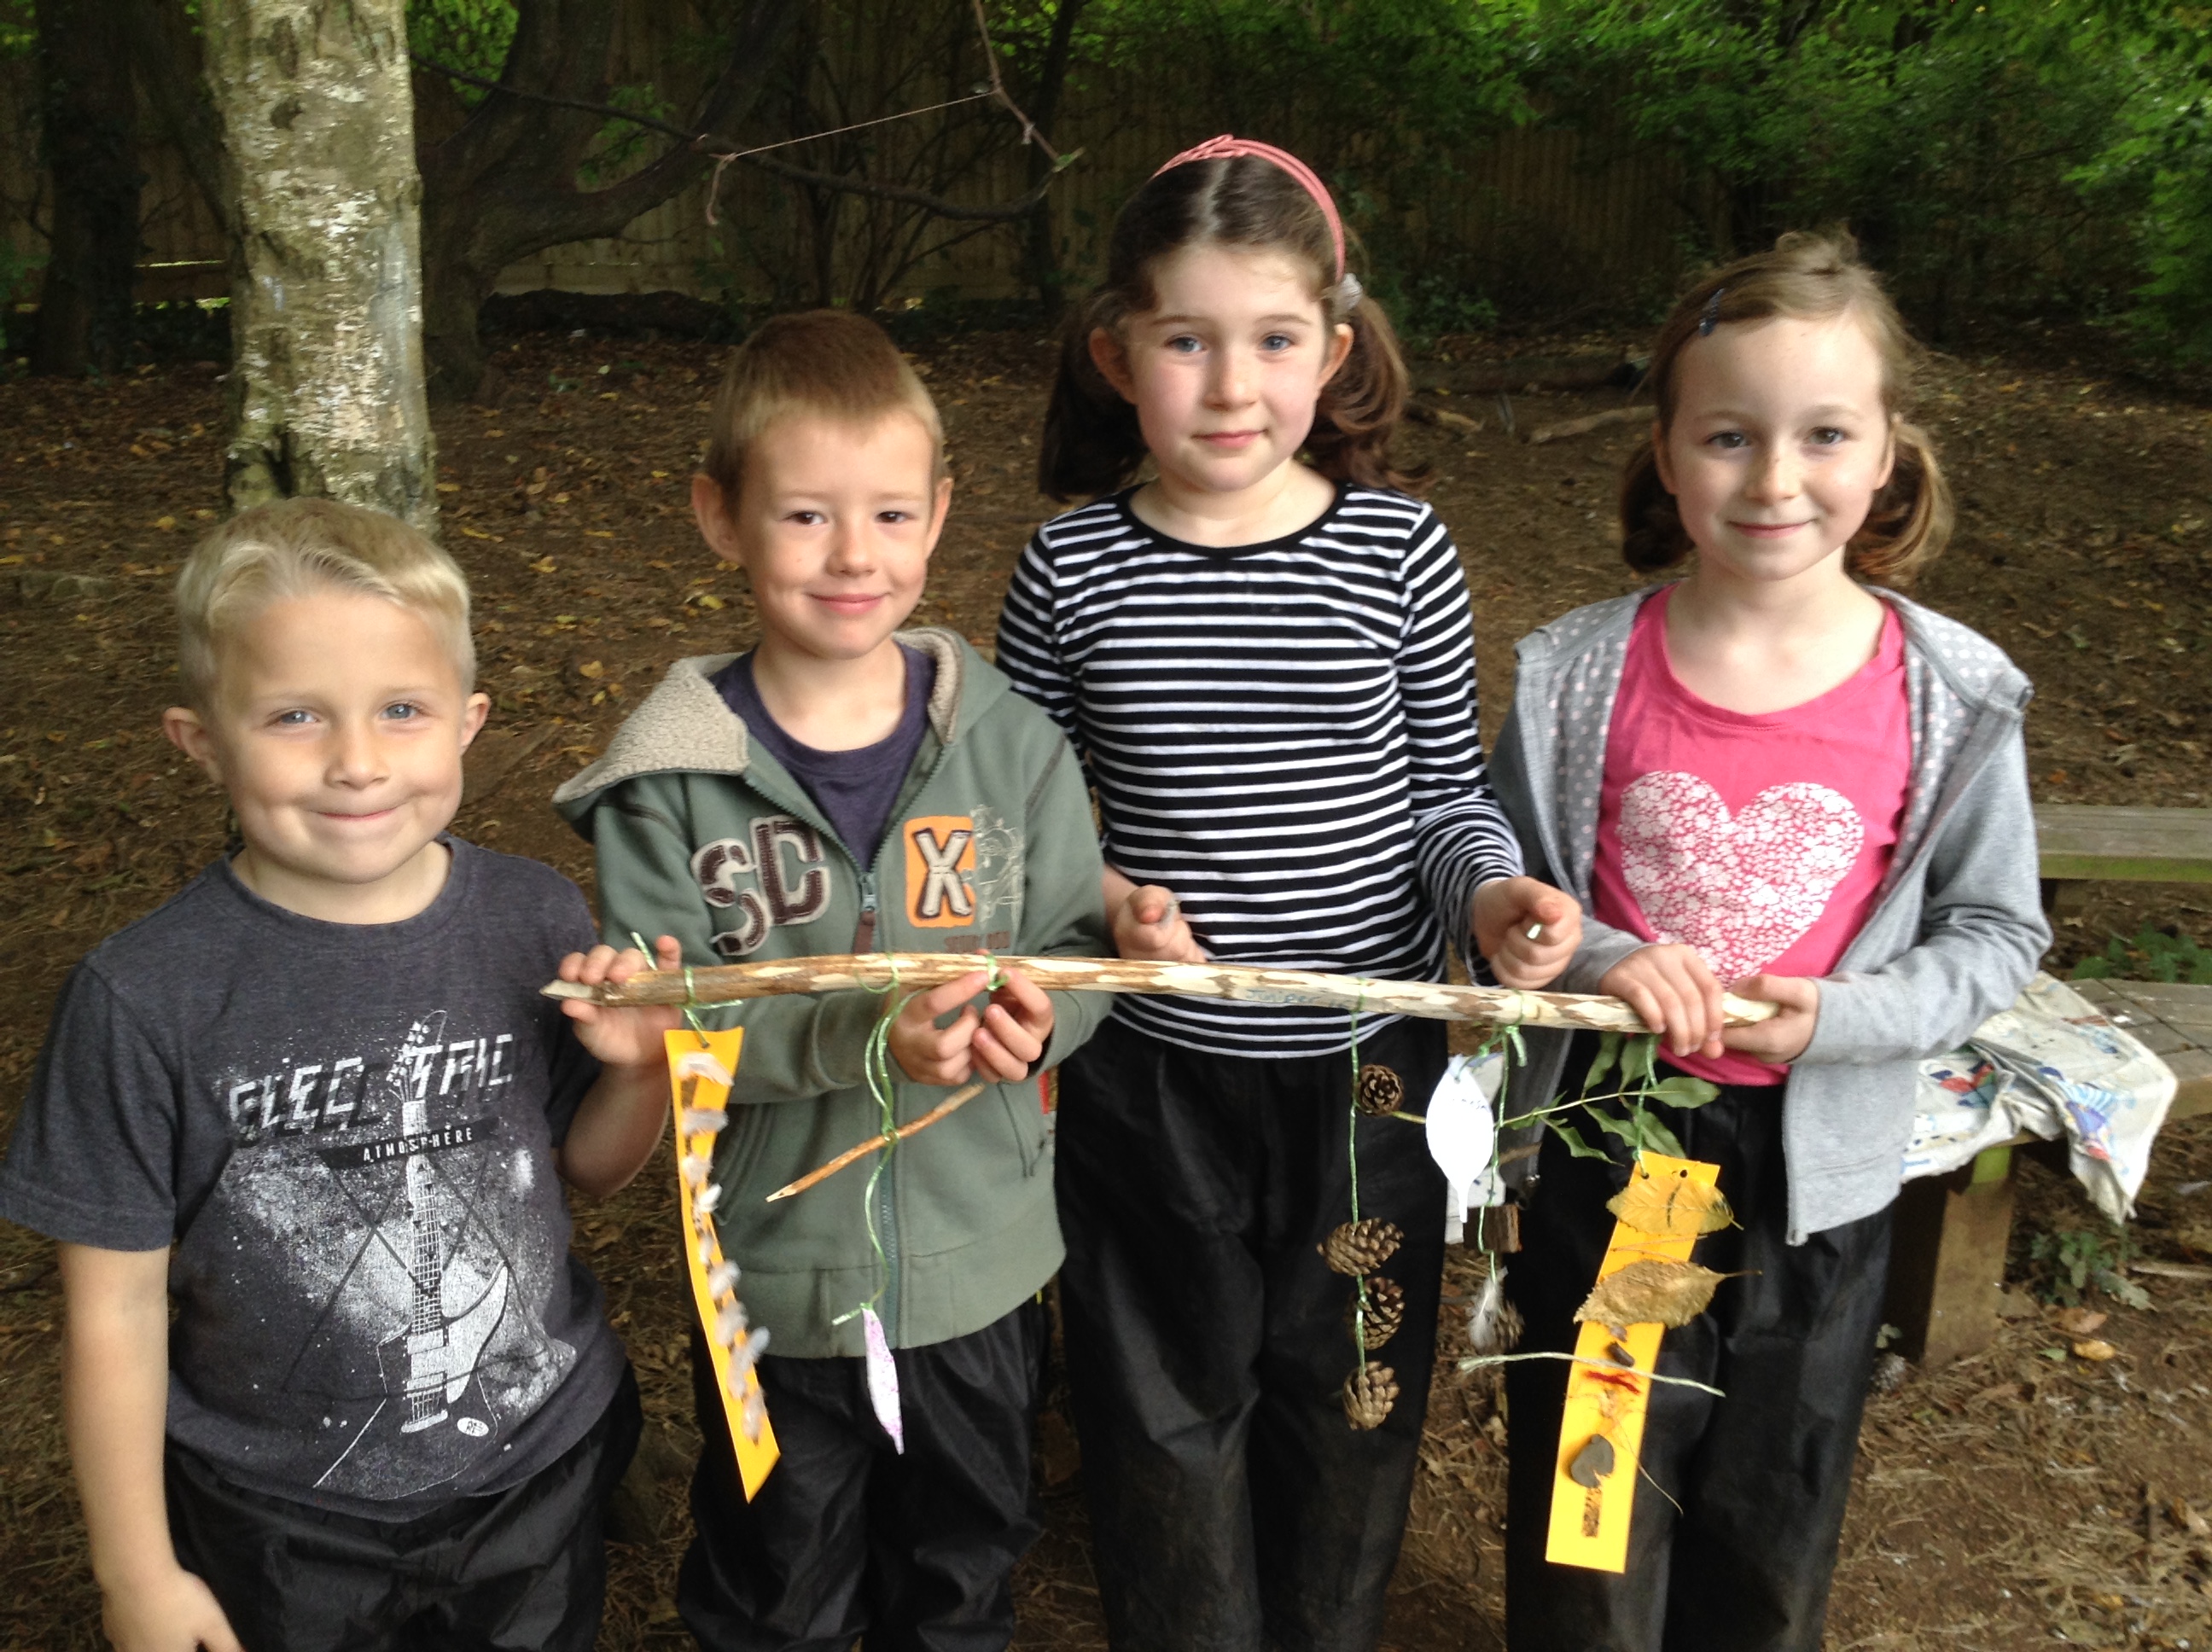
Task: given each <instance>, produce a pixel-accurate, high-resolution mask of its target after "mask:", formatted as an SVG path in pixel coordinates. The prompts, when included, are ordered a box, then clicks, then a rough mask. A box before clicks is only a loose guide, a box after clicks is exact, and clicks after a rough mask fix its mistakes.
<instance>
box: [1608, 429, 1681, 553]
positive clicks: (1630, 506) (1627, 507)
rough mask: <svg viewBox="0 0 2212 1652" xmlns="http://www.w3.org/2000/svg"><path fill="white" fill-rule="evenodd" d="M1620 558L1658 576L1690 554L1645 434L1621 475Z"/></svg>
mask: <svg viewBox="0 0 2212 1652" xmlns="http://www.w3.org/2000/svg"><path fill="white" fill-rule="evenodd" d="M1690 548H1691V547H1690V536H1689V535H1688V534H1687V533H1686V532H1685V531H1683V528H1682V513H1681V512H1680V510H1678V509H1676V508H1675V505H1674V495H1672V494H1670V493H1668V491H1667V486H1666V483H1662V481H1660V480H1659V455H1658V452H1656V450H1655V449H1654V448H1653V446H1652V445H1651V438H1650V436H1649V435H1646V436H1645V437H1644V439H1643V440H1640V441H1638V443H1637V444H1636V451H1635V452H1632V453H1631V454H1629V456H1628V463H1627V465H1626V466H1625V467H1623V469H1622V471H1621V473H1620V556H1621V560H1622V561H1623V562H1626V563H1627V564H1628V565H1629V567H1631V568H1634V569H1635V570H1636V571H1637V572H1638V574H1658V573H1661V572H1663V571H1664V570H1666V569H1668V568H1672V567H1674V565H1675V564H1676V563H1677V562H1680V561H1681V560H1682V559H1683V558H1684V557H1685V556H1688V555H1689V554H1690Z"/></svg>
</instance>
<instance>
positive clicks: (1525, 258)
mask: <svg viewBox="0 0 2212 1652" xmlns="http://www.w3.org/2000/svg"><path fill="white" fill-rule="evenodd" d="M860 3H861V4H863V5H865V4H866V0H860ZM689 11H690V5H689V4H688V3H685V0H678V3H675V4H670V3H666V0H659V3H654V0H632V3H630V4H629V5H628V6H627V7H626V9H625V12H624V14H623V19H622V22H621V27H620V29H619V31H618V35H617V42H616V46H615V49H614V54H613V56H614V63H613V66H612V75H613V78H614V79H615V81H616V82H618V83H619V82H657V83H658V84H659V86H660V87H661V88H662V89H663V91H664V93H665V94H670V95H671V97H674V98H676V99H677V100H680V96H681V94H682V92H683V90H684V88H681V87H671V86H670V85H669V83H668V65H669V64H671V61H680V58H681V54H680V53H673V52H671V42H672V41H673V40H675V39H677V37H678V35H679V34H680V33H681V32H682V30H683V29H684V28H685V27H690V26H693V25H694V20H692V19H690V18H689V17H688V16H687V15H686V14H687V13H688V12H689ZM846 49H847V50H848V52H850V51H853V50H855V48H851V47H848V48H846ZM678 72H681V71H680V70H679V71H678ZM963 89H964V88H963ZM34 92H35V88H34V87H33V83H32V81H31V76H30V72H29V65H28V64H27V63H23V62H21V61H19V62H17V63H15V64H9V65H7V66H6V68H5V70H4V71H0V138H5V137H12V138H13V139H14V140H15V141H12V142H8V143H6V144H5V147H4V149H0V211H4V213H5V219H6V222H5V224H4V228H0V247H4V249H5V254H6V255H7V256H9V257H10V258H12V259H13V260H14V262H15V267H17V268H19V269H20V268H21V266H22V265H23V264H25V263H36V262H38V261H40V260H41V259H42V258H43V257H44V242H43V236H42V234H41V231H40V228H39V224H40V222H41V221H42V219H43V202H42V199H41V191H42V190H43V188H44V184H43V180H42V179H41V177H40V173H39V170H38V166H37V145H36V141H35V118H34V116H33V108H34ZM908 96H910V97H912V98H914V100H916V101H927V100H928V99H927V98H924V97H921V95H920V94H915V93H909V94H908ZM1189 101H1190V100H1188V99H1182V100H1181V104H1182V106H1180V107H1179V106H1177V103H1178V100H1177V98H1176V93H1175V91H1174V89H1173V88H1162V87H1159V86H1158V85H1153V86H1132V85H1129V84H1127V83H1124V82H1121V81H1119V80H1117V79H1116V78H1115V77H1114V76H1109V75H1101V76H1096V77H1092V78H1090V79H1088V80H1087V81H1086V82H1085V83H1084V84H1083V85H1082V86H1081V87H1080V88H1072V89H1071V93H1070V95H1069V97H1068V99H1067V101H1066V106H1065V109H1064V112H1063V115H1062V118H1061V120H1060V125H1059V131H1058V133H1057V137H1058V142H1059V145H1060V148H1062V149H1080V150H1082V151H1083V155H1082V158H1081V160H1080V161H1078V162H1077V163H1076V165H1075V166H1074V167H1073V168H1071V169H1070V170H1069V172H1068V173H1066V175H1065V176H1064V177H1063V178H1062V179H1061V180H1060V182H1059V183H1058V184H1057V185H1055V186H1054V190H1053V192H1052V196H1051V212H1052V225H1053V234H1054V241H1055V244H1056V246H1058V248H1059V258H1060V265H1061V267H1062V269H1064V270H1066V271H1068V272H1070V274H1071V275H1072V276H1074V277H1075V278H1077V279H1082V278H1085V277H1086V276H1088V275H1089V274H1090V273H1091V271H1093V270H1095V269H1096V268H1097V264H1098V261H1099V253H1100V251H1101V243H1102V241H1103V236H1104V234H1105V233H1106V230H1107V228H1108V227H1109V224H1110V223H1111V222H1112V218H1113V215H1114V211H1115V208H1116V207H1117V206H1118V204H1119V203H1120V202H1121V200H1122V198H1124V197H1126V195H1127V193H1128V191H1130V190H1132V189H1133V187H1134V186H1135V185H1137V184H1138V183H1139V182H1140V181H1141V180H1142V179H1144V178H1145V177H1146V176H1147V175H1148V174H1149V173H1151V171H1152V168H1153V167H1156V166H1157V165H1158V163H1159V161H1161V160H1162V159H1163V158H1164V157H1165V156H1166V155H1169V154H1170V153H1172V152H1174V151H1175V150H1176V149H1180V148H1182V147H1184V146H1185V145H1187V144H1188V143H1192V142H1194V141H1195V140H1197V139H1199V138H1201V137H1208V136H1210V135H1211V131H1210V130H1207V131H1200V130H1198V129H1197V127H1198V126H1199V125H1204V124H1205V118H1204V116H1203V115H1202V114H1200V115H1193V114H1192V113H1191V112H1189V109H1188V104H1189ZM892 106H893V107H904V106H911V104H910V103H908V102H899V103H894V104H893V105H892ZM985 107H986V106H981V105H978V106H973V109H970V110H963V111H962V112H961V114H960V117H959V118H965V119H968V120H970V121H972V120H974V119H975V118H977V116H976V114H975V111H976V110H981V109H983V108H985ZM940 118H942V117H940ZM984 118H1003V119H1004V120H1005V121H1006V127H1007V130H1006V132H1005V133H1004V134H1003V135H1001V136H1000V147H999V148H998V149H997V151H996V153H995V154H994V155H991V156H990V157H989V158H988V159H987V161H986V162H985V164H983V165H982V166H981V167H980V168H978V169H977V170H976V171H975V173H973V174H972V175H970V176H969V177H966V178H964V179H959V180H957V181H956V182H955V183H954V184H953V185H951V190H952V192H953V193H954V194H955V196H956V197H957V198H961V199H963V200H967V201H969V202H975V203H981V202H987V201H994V200H1004V199H1008V198H1012V197H1016V196H1018V195H1019V194H1020V193H1021V192H1022V191H1023V190H1024V187H1025V186H1026V184H1027V179H1026V175H1025V172H1024V167H1025V166H1026V161H1025V157H1024V153H1023V151H1022V150H1021V149H1019V148H1018V146H1017V145H1016V144H1014V143H1012V141H1011V139H1012V120H1011V117H998V116H987V117H984ZM1194 121H1195V122H1196V123H1197V125H1194ZM149 124H150V123H149ZM921 131H922V129H921V123H916V124H915V129H914V131H913V133H911V134H909V137H911V138H912V139H913V141H919V139H920V137H921ZM1274 136H1285V135H1280V134H1276V135H1274ZM771 139H772V135H771V137H769V138H763V139H760V140H758V141H763V142H765V141H771ZM883 139H884V143H883V149H882V154H883V155H884V156H886V157H890V158H896V156H897V155H900V154H902V153H903V152H904V151H902V149H901V147H900V145H901V143H902V138H901V135H900V131H899V129H896V128H893V129H888V130H887V131H885V132H884V134H883ZM660 141H661V140H659V138H657V137H656V138H654V139H653V143H656V144H657V143H659V142H660ZM1291 141H1293V142H1295V137H1294V136H1293V137H1292V138H1291ZM819 152H820V151H819V150H818V149H812V148H811V146H810V148H809V149H798V150H794V151H789V152H788V153H790V154H792V155H793V157H794V158H796V159H800V160H802V161H805V160H807V158H808V157H809V155H810V154H818V153H819ZM810 164H811V162H810ZM142 165H143V170H144V173H145V175H146V180H147V181H146V185H145V191H144V196H143V201H144V209H143V234H144V246H145V252H144V254H143V261H142V268H141V282H140V295H141V297H142V298H143V299H144V300H147V301H156V300H173V299H183V298H199V299H206V298H216V297H221V296H223V295H226V294H227V292H228V276H227V273H226V263H225V248H224V246H223V241H222V232H221V229H220V228H219V226H218V225H217V223H216V220H215V217H214V216H213V214H212V213H210V211H209V210H208V208H207V206H206V203H204V201H203V200H202V199H201V198H200V197H199V195H198V192H197V190H196V189H195V188H194V186H193V185H192V183H191V179H190V178H189V176H188V174H187V173H186V171H185V167H184V165H183V163H182V160H181V158H180V157H179V155H177V154H175V153H174V152H173V151H172V150H170V149H167V148H164V147H162V146H161V145H159V144H155V143H149V145H148V146H147V147H146V148H145V149H144V150H143V154H142ZM1437 176H1438V178H1439V180H1440V181H1439V185H1438V187H1437V190H1436V191H1434V192H1433V197H1432V198H1431V199H1429V200H1428V201H1426V202H1425V203H1423V204H1422V205H1421V206H1420V207H1419V209H1418V210H1417V211H1415V212H1413V213H1409V214H1406V215H1401V216H1400V217H1399V218H1397V219H1395V220H1393V221H1392V222H1390V223H1389V225H1387V226H1383V229H1384V230H1386V231H1387V232H1388V233H1387V234H1376V237H1375V239H1376V240H1377V242H1378V246H1377V248H1376V252H1377V257H1378V258H1380V257H1382V256H1384V255H1385V253H1384V246H1383V243H1388V244H1389V245H1413V244H1419V245H1421V246H1439V245H1442V246H1449V247H1450V248H1451V249H1452V250H1453V257H1452V258H1451V259H1450V261H1449V264H1450V268H1451V270H1452V272H1453V273H1452V279H1454V280H1456V281H1462V282H1466V283H1468V285H1469V286H1471V287H1472V288H1475V289H1479V290H1481V291H1485V292H1487V293H1489V294H1492V295H1495V296H1497V297H1498V298H1499V299H1500V300H1501V301H1504V302H1506V303H1508V304H1513V303H1515V301H1525V302H1523V303H1522V304H1521V305H1520V307H1527V308H1535V309H1544V310H1552V311H1558V310H1560V309H1564V308H1568V307H1572V306H1574V305H1576V304H1577V303H1582V302H1589V303H1613V304H1618V303H1620V302H1623V301H1633V300H1635V299H1637V298H1638V297H1640V296H1642V295H1645V294H1647V293H1650V292H1656V291H1660V290H1665V289H1668V288H1671V285H1672V282H1673V281H1674V277H1675V275H1676V273H1677V271H1678V270H1679V268H1680V263H1681V260H1682V258H1683V247H1684V246H1685V244H1686V241H1687V240H1690V239H1692V232H1693V231H1695V230H1696V228H1698V224H1699V212H1700V202H1699V198H1698V197H1697V195H1696V193H1695V192H1694V191H1692V189H1691V188H1690V187H1689V186H1688V185H1687V184H1686V180H1685V179H1684V176H1683V173H1682V169H1681V167H1680V165H1679V164H1678V163H1677V162H1676V161H1674V159H1673V158H1672V157H1671V156H1668V155H1664V154H1662V153H1656V152H1651V151H1643V152H1638V151H1636V150H1634V149H1631V148H1629V147H1628V146H1626V145H1624V144H1620V143H1616V142H1613V141H1610V140H1608V139H1607V138H1605V137H1602V136H1592V135H1591V134H1590V133H1589V131H1580V130H1568V129H1565V128H1559V127H1547V126H1543V125H1539V126H1535V127H1531V128H1528V129H1523V130H1519V131H1508V132H1504V133H1502V134H1500V135H1498V136H1497V137H1494V138H1492V139H1491V140H1489V141H1487V142H1486V143H1482V144H1481V145H1480V146H1479V147H1476V148H1474V149H1470V150H1468V151H1466V152H1464V153H1459V154H1455V155H1449V156H1443V157H1439V158H1438V165H1437ZM706 188H707V185H706V182H705V180H704V179H702V180H701V182H699V183H698V184H696V185H693V186H692V187H690V188H689V189H686V190H685V191H683V192H682V193H680V194H678V196H676V197H674V198H672V199H671V200H669V201H668V202H666V203H664V204H663V205H661V206H659V207H658V208H655V209H654V210H652V211H650V212H648V213H647V214H645V215H644V216H642V217H641V218H639V219H637V220H636V221H635V222H633V223H632V224H631V225H630V226H629V228H628V230H627V231H626V232H625V233H624V234H623V235H622V236H621V237H620V238H619V239H614V240H594V241H586V242H579V243H575V244H573V245H569V246H556V247H550V248H548V249H546V250H545V251H544V252H542V253H539V254H538V255H536V256H535V257H533V258H530V259H529V260H527V261H526V262H524V263H520V264H515V265H513V266H512V267H511V268H509V269H508V270H507V271H506V272H505V273H504V274H503V275H502V276H501V280H500V283H499V286H500V290H501V291H502V292H507V293H518V292H525V291H529V290H532V289H537V288H556V289H560V290H564V291H570V292H582V293H643V292H653V291H662V290H672V291H676V292H679V293H685V294H691V295H701V296H705V297H708V298H713V299H718V300H719V299H723V298H731V299H738V300H743V301H760V300H763V299H769V298H775V297H778V296H784V297H791V296H797V297H799V298H801V299H804V298H809V297H812V296H817V295H816V294H812V293H809V292H805V291H799V292H797V293H796V294H794V293H793V292H789V291H787V292H785V293H782V294H779V293H778V292H777V291H776V290H775V288H776V287H777V285H778V279H777V277H776V276H775V273H774V272H775V270H778V269H783V270H789V269H790V268H792V267H794V266H795V265H797V264H803V263H805V252H804V250H803V248H802V247H801V246H800V245H799V243H800V241H801V240H803V239H804V237H805V234H806V233H807V228H806V225H805V222H804V220H805V211H804V203H803V202H801V201H800V200H799V196H800V195H801V194H803V191H795V190H794V189H793V186H791V185H787V184H785V183H784V182H782V181H781V180H780V179H776V178H775V177H773V176H770V175H769V174H767V173H762V172H760V171H757V170H756V169H754V168H751V167H747V166H745V165H744V163H742V162H740V163H738V164H737V165H735V166H733V167H731V168H729V170H728V172H727V173H726V175H725V176H724V178H723V180H722V186H721V190H720V203H719V204H720V219H721V222H720V227H719V228H710V227H709V226H708V222H707V217H706ZM863 210H865V209H863ZM854 216H855V218H856V219H857V218H858V217H859V216H860V215H859V214H855V215H854ZM955 228H959V227H958V226H951V225H946V226H941V227H940V229H941V231H946V232H949V231H950V230H952V229H955ZM1020 236H1021V232H1020V231H1019V230H1018V229H1017V228H1012V227H994V228H989V229H987V230H984V231H982V232H981V233H974V234H969V235H968V236H967V238H965V239H963V240H958V241H957V245H953V246H950V247H949V248H947V249H945V250H944V251H942V252H935V253H931V254H929V255H927V256H925V257H923V258H921V260H920V261H919V262H918V263H916V264H915V265H914V266H913V267H912V268H911V269H909V270H907V271H906V272H905V273H904V275H903V276H901V277H900V278H899V280H898V281H897V282H896V283H895V284H894V285H893V286H892V287H891V288H890V290H889V291H888V292H887V293H886V295H885V301H892V302H896V301H908V302H913V301H920V300H921V298H923V297H924V296H925V295H949V296H955V297H961V298H998V297H1006V296H1010V295H1017V294H1018V293H1020V292H1021V291H1022V290H1023V278H1022V274H1021V271H1022V259H1021V239H1020ZM855 257H857V254H855V253H854V252H852V250H851V249H850V248H849V247H841V248H840V249H839V250H838V251H837V252H836V253H835V254H834V255H833V257H832V258H831V263H832V264H836V265H837V266H838V268H837V269H836V270H833V271H832V272H831V277H830V278H831V279H832V280H833V281H834V280H842V279H844V276H845V275H846V274H847V273H848V271H847V270H846V269H845V266H847V265H848V264H851V263H852V261H853V259H854V258H855ZM1409 261H1411V260H1409ZM0 273H4V269H0ZM1390 273H1391V272H1390V271H1389V270H1384V271H1383V275H1384V276H1386V278H1387V277H1388V276H1389V274H1390ZM1401 275H1402V272H1401ZM785 284H786V285H788V282H786V283H785ZM29 287H30V290H29V291H27V292H23V293H20V294H19V295H18V296H19V297H21V298H24V299H29V298H32V297H34V295H35V279H33V281H32V282H29Z"/></svg>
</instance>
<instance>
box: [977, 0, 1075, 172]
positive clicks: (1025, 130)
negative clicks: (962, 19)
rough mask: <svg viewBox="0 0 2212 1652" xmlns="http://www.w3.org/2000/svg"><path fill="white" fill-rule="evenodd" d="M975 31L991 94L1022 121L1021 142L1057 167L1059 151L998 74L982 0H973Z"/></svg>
mask: <svg viewBox="0 0 2212 1652" xmlns="http://www.w3.org/2000/svg"><path fill="white" fill-rule="evenodd" d="M975 32H976V33H978V34H980V35H981V36H982V37H983V62H984V64H985V66H987V68H988V69H989V70H990V71H991V95H992V96H993V97H994V98H996V99H998V100H999V101H1000V103H1002V104H1004V105H1006V112H1007V113H1009V114H1011V115H1012V116H1013V118H1015V119H1016V120H1018V121H1020V122H1021V123H1022V142H1023V143H1034V144H1036V146H1037V148H1038V149H1042V150H1043V151H1044V158H1045V159H1046V160H1048V161H1051V162H1052V163H1053V165H1054V166H1055V167H1057V166H1058V165H1059V164H1060V152H1059V151H1058V150H1057V149H1054V148H1053V147H1052V145H1051V144H1049V143H1046V142H1045V141H1044V134H1043V133H1042V132H1041V131H1037V129H1036V122H1035V121H1033V120H1031V119H1030V118H1029V116H1028V115H1027V114H1025V113H1024V112H1023V110H1022V106H1021V105H1019V104H1018V103H1016V102H1015V101H1014V100H1013V98H1012V95H1011V94H1009V93H1008V92H1007V90H1006V82H1005V81H1004V80H1003V79H1002V78H1000V74H999V54H998V52H995V51H994V50H993V49H992V46H991V25H990V24H989V23H988V22H987V21H984V18H983V0H975Z"/></svg>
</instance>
